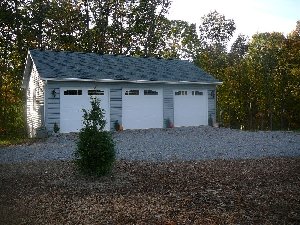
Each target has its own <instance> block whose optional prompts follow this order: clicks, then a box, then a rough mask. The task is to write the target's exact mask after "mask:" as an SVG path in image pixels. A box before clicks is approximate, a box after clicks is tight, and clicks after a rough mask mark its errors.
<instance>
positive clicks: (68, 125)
mask: <svg viewBox="0 0 300 225" xmlns="http://www.w3.org/2000/svg"><path fill="white" fill-rule="evenodd" d="M76 90H77V93H76V92H75V91H76ZM91 96H93V97H97V98H98V99H100V106H101V108H102V109H104V111H105V114H104V118H105V120H106V121H107V123H106V127H105V129H106V130H109V97H108V91H107V90H106V89H104V90H102V89H101V90H94V89H93V90H90V89H89V88H62V89H61V91H60V132H61V133H69V132H79V131H80V129H81V128H82V127H83V111H82V109H87V110H89V109H91V104H90V97H91Z"/></svg>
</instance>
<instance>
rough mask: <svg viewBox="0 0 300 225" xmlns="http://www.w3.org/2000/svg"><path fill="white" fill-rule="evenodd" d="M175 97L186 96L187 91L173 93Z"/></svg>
mask: <svg viewBox="0 0 300 225" xmlns="http://www.w3.org/2000/svg"><path fill="white" fill-rule="evenodd" d="M175 95H187V91H175Z"/></svg>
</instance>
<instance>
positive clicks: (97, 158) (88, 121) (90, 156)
mask: <svg viewBox="0 0 300 225" xmlns="http://www.w3.org/2000/svg"><path fill="white" fill-rule="evenodd" d="M91 106H92V108H91V109H90V110H85V109H83V112H84V115H83V124H84V127H83V128H82V129H81V130H80V133H79V141H78V142H77V149H76V151H75V163H76V165H77V167H78V169H79V171H81V172H82V173H84V174H87V175H96V176H102V175H105V174H107V173H109V172H110V171H111V169H112V166H113V164H114V161H115V145H114V142H113V139H112V136H111V134H110V132H108V131H104V127H105V124H106V121H105V120H104V110H103V109H101V107H100V100H98V99H97V98H92V99H91Z"/></svg>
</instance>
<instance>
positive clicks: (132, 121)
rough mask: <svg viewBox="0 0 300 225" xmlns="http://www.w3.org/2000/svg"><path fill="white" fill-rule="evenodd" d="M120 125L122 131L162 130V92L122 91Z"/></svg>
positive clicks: (151, 90)
mask: <svg viewBox="0 0 300 225" xmlns="http://www.w3.org/2000/svg"><path fill="white" fill-rule="evenodd" d="M122 124H123V127H124V129H148V128H162V127H163V94H162V90H161V89H151V88H149V89H140V88H138V89H123V93H122Z"/></svg>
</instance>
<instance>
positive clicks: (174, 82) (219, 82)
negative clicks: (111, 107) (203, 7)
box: [41, 78, 223, 85]
mask: <svg viewBox="0 0 300 225" xmlns="http://www.w3.org/2000/svg"><path fill="white" fill-rule="evenodd" d="M41 79H42V80H45V81H46V82H47V81H60V82H61V81H66V82H70V81H75V82H99V83H134V84H183V85H184V84H214V85H221V84H223V82H221V81H216V82H205V81H195V82H193V81H149V80H131V81H129V80H114V79H98V80H95V79H80V78H41Z"/></svg>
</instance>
